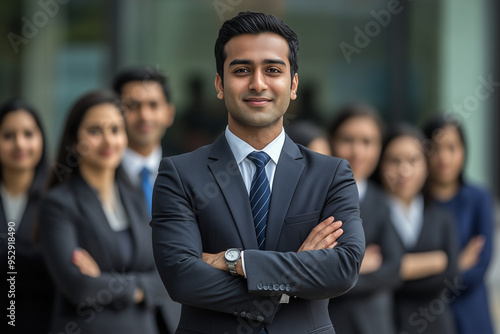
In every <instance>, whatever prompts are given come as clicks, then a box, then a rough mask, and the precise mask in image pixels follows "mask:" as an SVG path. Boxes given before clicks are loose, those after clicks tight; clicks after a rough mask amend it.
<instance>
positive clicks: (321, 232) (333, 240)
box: [297, 217, 344, 253]
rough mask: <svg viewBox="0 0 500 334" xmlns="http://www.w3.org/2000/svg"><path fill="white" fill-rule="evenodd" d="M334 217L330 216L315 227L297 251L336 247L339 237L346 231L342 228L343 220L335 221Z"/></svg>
mask: <svg viewBox="0 0 500 334" xmlns="http://www.w3.org/2000/svg"><path fill="white" fill-rule="evenodd" d="M334 219H335V218H333V217H328V218H326V219H325V220H323V221H322V222H321V223H319V224H318V225H317V226H316V227H315V228H313V229H312V231H311V233H309V235H308V236H307V238H306V240H305V241H304V243H303V244H302V246H300V248H299V250H298V251H297V253H300V252H302V251H307V250H316V249H327V248H333V247H335V246H336V245H337V239H338V238H340V236H341V235H342V233H344V231H343V230H342V229H341V228H340V227H341V226H342V222H341V221H340V220H339V221H334Z"/></svg>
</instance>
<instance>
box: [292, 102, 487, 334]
mask: <svg viewBox="0 0 500 334" xmlns="http://www.w3.org/2000/svg"><path fill="white" fill-rule="evenodd" d="M306 129H307V132H305V131H304V130H306ZM288 133H289V135H290V136H291V137H292V139H295V140H296V141H297V142H299V143H302V144H303V145H306V146H308V147H310V148H311V149H316V150H317V151H318V152H321V153H324V154H332V155H334V156H337V157H341V158H344V159H346V160H348V161H349V163H350V165H351V168H352V170H353V173H354V178H355V179H356V183H357V186H358V193H359V198H360V211H361V218H362V220H363V228H364V231H365V238H366V251H365V256H364V259H363V262H362V265H361V269H360V276H359V279H358V282H357V284H356V286H355V287H354V288H353V289H352V290H350V291H349V292H348V293H346V294H345V295H342V296H340V297H337V298H334V299H331V300H330V305H329V310H330V316H331V318H332V322H333V323H334V325H335V328H336V330H337V332H338V333H436V334H437V333H461V334H462V333H463V334H467V333H493V327H492V322H491V318H490V312H489V307H488V294H487V292H486V285H485V274H486V271H487V268H488V265H489V262H490V259H491V255H492V243H493V228H494V218H493V206H492V200H491V196H490V195H489V193H488V192H487V191H486V190H485V189H483V188H481V187H479V186H476V185H473V184H470V183H468V182H466V181H465V180H464V175H463V174H464V173H463V170H464V166H465V162H466V141H465V137H464V132H463V129H462V127H461V125H460V124H459V123H458V122H457V121H456V120H451V119H450V120H447V119H445V117H444V116H442V115H439V116H436V117H434V118H432V119H430V120H429V121H428V122H427V123H426V124H425V125H424V126H423V128H422V130H420V129H417V128H415V127H413V126H410V125H407V124H402V125H397V126H394V127H392V128H390V129H386V128H385V126H384V124H383V122H382V120H381V118H380V116H379V115H378V113H377V112H376V111H375V110H374V109H373V108H372V107H370V106H367V105H350V106H347V107H345V108H343V109H341V110H339V111H338V112H337V113H336V115H335V119H334V121H333V122H332V124H331V125H330V127H329V128H328V129H327V131H326V133H325V132H324V131H323V130H322V129H320V128H319V127H316V126H315V125H313V124H311V123H308V122H304V121H302V122H300V123H295V124H294V123H292V124H290V126H289V132H288Z"/></svg>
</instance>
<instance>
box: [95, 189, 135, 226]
mask: <svg viewBox="0 0 500 334" xmlns="http://www.w3.org/2000/svg"><path fill="white" fill-rule="evenodd" d="M109 204H110V203H101V205H102V210H103V211H104V215H105V216H106V219H107V220H108V223H109V226H110V227H111V229H112V230H113V231H115V232H119V231H124V230H126V229H127V228H129V226H130V222H129V221H128V217H127V212H126V211H125V208H124V207H123V203H122V198H121V196H120V190H119V189H118V185H116V184H115V187H114V191H113V205H109Z"/></svg>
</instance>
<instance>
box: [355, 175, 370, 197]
mask: <svg viewBox="0 0 500 334" xmlns="http://www.w3.org/2000/svg"><path fill="white" fill-rule="evenodd" d="M356 186H357V187H358V194H359V201H360V202H361V201H362V200H363V199H364V198H365V195H366V189H367V188H368V182H367V181H366V179H364V180H356Z"/></svg>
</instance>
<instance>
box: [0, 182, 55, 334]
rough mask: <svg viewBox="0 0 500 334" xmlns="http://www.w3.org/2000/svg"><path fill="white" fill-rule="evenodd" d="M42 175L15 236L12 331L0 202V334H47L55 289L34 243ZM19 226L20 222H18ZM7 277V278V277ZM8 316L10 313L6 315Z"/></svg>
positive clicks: (3, 222)
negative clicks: (13, 325)
mask: <svg viewBox="0 0 500 334" xmlns="http://www.w3.org/2000/svg"><path fill="white" fill-rule="evenodd" d="M44 183H45V173H43V175H42V174H38V175H37V176H36V177H35V181H34V183H33V184H32V186H31V189H30V191H29V193H28V203H27V204H26V208H25V210H24V214H23V217H22V219H21V222H20V225H19V228H18V230H17V231H16V234H15V239H16V243H15V254H14V255H15V272H17V274H16V275H15V298H12V300H14V301H15V308H16V311H15V315H16V321H15V324H16V326H15V327H12V326H9V325H8V324H7V321H10V319H9V318H7V314H8V312H7V307H8V304H7V303H10V300H11V299H9V298H7V292H8V290H9V286H8V284H7V278H8V275H7V272H11V271H12V270H9V268H8V266H7V264H8V263H7V256H8V255H9V256H10V255H13V254H12V253H9V254H8V252H7V246H8V234H7V232H8V227H7V223H8V221H7V219H6V217H5V209H4V207H3V203H2V201H0V258H1V260H0V270H1V273H0V291H1V296H2V297H1V298H0V315H1V319H2V321H1V324H0V333H20V334H24V333H33V334H37V333H40V334H42V333H43V334H46V333H48V331H49V321H50V315H51V309H52V305H53V302H54V286H53V283H52V280H51V278H50V275H49V273H48V271H47V268H46V266H45V263H44V261H43V258H42V255H41V252H40V249H39V247H38V245H37V244H36V242H35V232H36V228H37V223H38V222H37V220H38V219H37V218H38V206H39V204H40V198H41V196H42V189H43V184H44ZM17 223H19V222H17ZM9 276H10V275H9ZM9 313H10V311H9Z"/></svg>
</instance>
